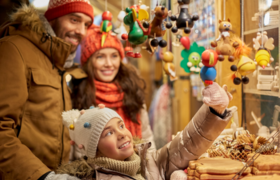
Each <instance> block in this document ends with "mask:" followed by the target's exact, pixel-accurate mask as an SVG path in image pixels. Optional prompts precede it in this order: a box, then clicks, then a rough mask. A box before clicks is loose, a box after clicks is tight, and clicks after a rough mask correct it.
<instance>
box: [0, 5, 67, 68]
mask: <svg viewBox="0 0 280 180" xmlns="http://www.w3.org/2000/svg"><path fill="white" fill-rule="evenodd" d="M11 35H20V36H23V37H25V38H26V39H28V40H29V41H31V42H32V43H33V44H35V45H36V46H37V47H38V48H39V49H40V50H41V51H42V52H44V53H45V54H46V56H47V57H48V58H49V59H50V60H51V61H52V63H53V65H54V66H56V67H57V68H59V69H61V70H63V69H64V68H63V66H64V64H65V61H66V59H67V57H69V55H70V51H71V44H70V43H66V42H64V41H63V40H62V39H60V38H58V37H56V36H55V34H54V32H53V30H52V28H51V27H50V25H49V23H48V22H47V21H46V20H45V18H44V17H43V16H42V15H40V14H39V13H38V12H37V11H36V10H35V9H34V8H33V7H31V6H27V5H23V6H22V7H21V8H19V9H18V10H17V12H15V13H14V14H12V15H11V20H10V22H9V23H7V24H5V25H4V26H3V28H2V29H1V30H0V38H1V37H4V36H11Z"/></svg>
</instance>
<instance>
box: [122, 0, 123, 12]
mask: <svg viewBox="0 0 280 180" xmlns="http://www.w3.org/2000/svg"><path fill="white" fill-rule="evenodd" d="M122 11H123V0H122Z"/></svg>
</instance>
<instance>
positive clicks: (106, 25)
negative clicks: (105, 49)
mask: <svg viewBox="0 0 280 180" xmlns="http://www.w3.org/2000/svg"><path fill="white" fill-rule="evenodd" d="M112 16H113V15H112V13H111V12H110V11H105V12H103V14H102V22H101V25H100V31H101V33H102V36H101V47H102V46H103V45H104V43H105V40H106V37H107V36H108V33H109V32H110V31H111V30H112V27H113V26H112V22H111V20H112Z"/></svg>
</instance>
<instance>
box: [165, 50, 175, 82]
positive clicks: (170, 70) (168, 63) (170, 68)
mask: <svg viewBox="0 0 280 180" xmlns="http://www.w3.org/2000/svg"><path fill="white" fill-rule="evenodd" d="M173 58H174V56H173V54H172V52H170V51H167V52H165V53H164V54H163V61H164V62H165V64H164V67H163V70H164V71H165V73H166V74H167V75H169V77H170V80H171V81H175V80H176V79H178V77H177V76H176V72H175V66H174V64H173V63H172V62H173Z"/></svg>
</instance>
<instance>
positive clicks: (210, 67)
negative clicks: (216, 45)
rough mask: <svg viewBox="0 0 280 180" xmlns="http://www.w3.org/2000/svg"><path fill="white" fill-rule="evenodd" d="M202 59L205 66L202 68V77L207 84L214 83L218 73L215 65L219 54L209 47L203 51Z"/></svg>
mask: <svg viewBox="0 0 280 180" xmlns="http://www.w3.org/2000/svg"><path fill="white" fill-rule="evenodd" d="M201 59H202V64H203V65H204V66H203V67H202V68H201V71H200V78H201V79H202V81H203V82H204V84H205V86H207V85H210V84H213V81H214V80H215V78H216V75H217V72H216V69H215V67H214V66H215V65H216V64H217V60H218V54H217V53H216V51H214V50H211V49H207V50H205V51H204V52H203V53H202V55H201Z"/></svg>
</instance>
